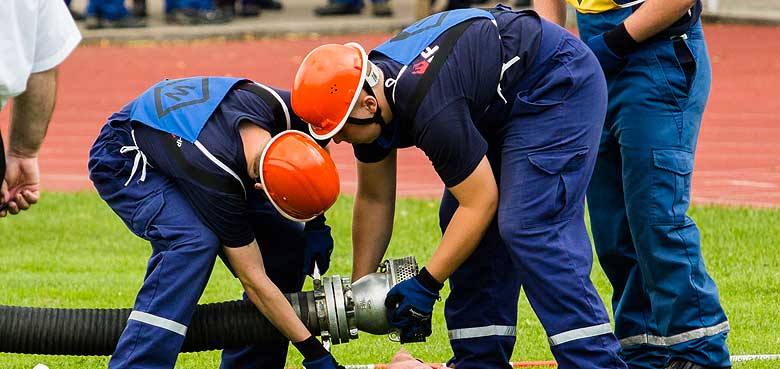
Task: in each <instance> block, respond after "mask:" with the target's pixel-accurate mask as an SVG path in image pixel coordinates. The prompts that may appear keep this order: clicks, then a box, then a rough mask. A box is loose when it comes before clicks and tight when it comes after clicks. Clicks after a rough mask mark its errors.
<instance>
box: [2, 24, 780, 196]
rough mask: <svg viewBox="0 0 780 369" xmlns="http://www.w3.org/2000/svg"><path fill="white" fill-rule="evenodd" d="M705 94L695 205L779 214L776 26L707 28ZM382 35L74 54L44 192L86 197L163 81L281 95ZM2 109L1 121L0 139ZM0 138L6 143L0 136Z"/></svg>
mask: <svg viewBox="0 0 780 369" xmlns="http://www.w3.org/2000/svg"><path fill="white" fill-rule="evenodd" d="M705 32H706V33H707V37H708V40H709V47H710V55H711V58H712V64H713V74H714V76H713V86H712V94H711V97H710V101H709V105H708V107H707V111H706V114H705V116H704V123H703V127H702V131H701V134H700V140H699V149H698V153H697V158H696V169H695V172H694V182H693V199H694V202H696V203H720V204H743V205H753V206H780V144H779V143H778V141H780V114H778V110H780V94H778V91H780V90H778V86H780V59H778V56H780V55H778V52H777V51H778V50H780V27H753V26H739V25H707V26H705ZM386 37H387V35H368V36H355V37H350V36H338V37H321V38H276V39H264V40H255V41H243V42H239V41H236V42H216V41H208V42H205V41H204V42H187V43H162V44H139V45H123V46H117V45H110V46H104V47H101V46H89V47H80V48H78V49H77V50H76V51H75V52H74V53H73V55H71V57H70V58H69V59H68V60H67V61H66V62H65V63H64V64H63V66H62V68H61V72H60V89H59V96H58V100H57V107H56V110H55V113H54V117H53V119H52V124H51V126H50V129H49V134H48V136H47V138H46V141H45V142H44V145H43V149H42V150H41V158H40V164H41V171H42V185H43V187H44V188H45V189H46V190H50V191H76V190H88V189H91V188H92V186H91V183H90V182H89V179H88V178H87V169H86V163H87V154H88V150H89V147H90V145H91V144H92V141H93V140H94V138H95V136H96V135H97V133H98V131H99V129H100V127H101V125H102V124H103V123H104V121H105V119H106V118H107V117H108V116H109V115H110V114H111V113H112V112H113V111H116V110H119V109H120V108H121V107H122V106H123V104H125V103H126V102H128V101H129V100H130V99H132V98H133V97H135V96H137V95H138V94H139V93H141V92H142V91H143V90H144V89H145V88H147V87H148V86H150V85H152V84H153V83H155V82H157V81H159V80H161V79H163V78H179V77H185V76H193V75H227V76H241V77H247V78H251V79H254V80H256V81H259V82H262V83H265V84H268V85H271V86H275V87H280V88H285V89H289V88H290V86H291V84H292V78H293V76H294V73H295V70H296V68H297V65H298V63H299V62H300V61H301V59H302V58H303V56H304V55H305V54H306V53H307V52H308V51H309V50H311V49H312V48H314V47H316V46H318V45H319V44H321V43H325V42H347V41H358V42H361V43H362V44H363V45H365V46H366V47H367V48H370V47H373V46H375V45H377V44H379V43H380V42H381V41H383V40H384V39H385V38H386ZM9 110H10V109H7V108H6V109H4V111H3V112H2V113H0V127H2V129H3V133H4V134H5V135H7V133H8V132H7V126H8V119H9V118H8V116H9V113H8V111H9ZM6 137H7V136H6ZM333 155H334V157H335V160H336V163H337V165H338V168H339V170H340V172H341V176H342V185H343V187H342V190H343V192H344V193H347V194H352V193H354V188H355V170H354V159H353V158H352V156H351V148H350V146H348V145H346V144H341V145H335V147H334V149H333ZM398 179H399V185H398V192H399V195H401V196H417V197H436V196H439V194H440V192H441V188H442V185H441V183H440V182H439V180H438V177H437V176H436V174H435V173H434V172H433V170H432V169H431V167H430V163H429V161H428V159H427V158H426V157H425V156H424V155H423V154H422V153H421V152H420V151H419V150H416V149H408V150H401V152H400V153H399V173H398Z"/></svg>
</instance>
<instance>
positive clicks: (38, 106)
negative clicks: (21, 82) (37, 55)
mask: <svg viewBox="0 0 780 369" xmlns="http://www.w3.org/2000/svg"><path fill="white" fill-rule="evenodd" d="M56 93H57V70H56V68H55V69H50V70H47V71H44V72H40V73H33V74H31V75H30V78H29V79H28V80H27V89H26V90H25V92H24V93H22V94H21V95H19V96H17V97H15V98H14V105H13V112H12V114H11V126H10V133H9V137H10V138H9V142H8V150H9V152H11V153H13V154H15V155H17V156H20V157H35V156H37V154H38V150H39V149H40V147H41V143H42V142H43V138H44V137H45V136H46V130H47V128H48V127H49V120H50V119H51V115H52V112H53V111H54V101H55V98H56Z"/></svg>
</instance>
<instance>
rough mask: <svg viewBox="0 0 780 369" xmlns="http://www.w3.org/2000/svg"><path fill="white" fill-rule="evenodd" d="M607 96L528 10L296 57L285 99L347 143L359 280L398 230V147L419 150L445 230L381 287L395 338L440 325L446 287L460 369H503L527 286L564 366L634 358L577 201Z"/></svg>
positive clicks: (454, 18) (568, 38) (424, 23)
mask: <svg viewBox="0 0 780 369" xmlns="http://www.w3.org/2000/svg"><path fill="white" fill-rule="evenodd" d="M606 104H607V93H606V85H605V83H604V76H603V74H602V72H601V68H600V67H599V64H598V61H597V60H596V58H595V57H594V56H593V54H592V53H591V52H590V51H588V49H587V47H586V46H585V45H584V44H583V43H582V42H581V41H580V40H578V39H577V38H575V37H574V36H572V35H571V34H570V33H569V32H568V31H566V30H565V29H563V28H561V27H558V26H556V25H554V24H552V23H549V22H547V21H544V20H542V19H540V17H539V16H538V15H537V14H536V13H534V12H532V11H511V10H509V9H507V8H504V7H498V8H496V9H492V10H490V11H487V10H480V9H463V10H454V11H449V12H443V13H438V14H434V15H432V16H430V17H428V18H425V19H423V20H420V21H419V22H417V23H415V24H414V25H412V26H410V27H409V28H407V29H405V30H403V31H402V32H401V33H399V34H397V35H396V36H395V37H393V38H392V39H391V40H389V41H387V42H385V43H383V44H382V45H380V46H379V47H377V48H376V49H374V50H373V51H372V52H371V53H370V54H369V55H368V56H367V55H366V53H365V51H364V50H363V48H362V47H361V46H360V45H358V44H355V43H349V44H346V45H333V44H330V45H323V46H320V47H318V48H316V49H314V50H313V51H311V52H310V53H309V54H308V55H307V56H306V58H305V59H304V60H303V62H302V64H301V66H300V68H299V70H298V73H297V75H296V78H295V82H294V86H293V91H292V105H293V109H294V110H295V112H296V113H297V114H298V115H299V116H300V117H301V118H302V119H303V120H304V121H306V122H308V123H309V124H310V129H311V132H312V135H313V136H314V137H315V138H319V139H327V138H331V137H332V138H333V139H334V141H335V142H340V141H347V142H350V143H352V144H353V148H354V153H355V157H356V158H357V159H358V164H357V167H358V190H357V195H356V199H355V208H354V214H353V230H352V232H353V233H352V238H353V247H354V250H353V251H354V254H353V264H354V265H353V267H354V269H353V275H352V278H353V280H357V279H358V278H360V277H361V276H363V275H366V274H368V273H370V272H373V271H374V269H375V268H376V265H377V264H378V263H379V261H380V260H381V258H382V256H383V254H384V253H385V251H386V248H387V246H388V243H389V241H390V237H391V233H392V224H393V215H394V203H395V186H396V181H395V178H396V150H397V149H398V148H404V147H410V146H416V147H419V148H420V149H422V151H424V152H425V154H426V155H427V156H428V158H429V159H430V161H431V162H432V164H433V167H434V169H435V170H436V172H437V173H438V175H439V177H440V178H441V180H442V181H443V182H444V185H445V186H446V190H445V191H444V196H443V198H442V203H441V208H440V222H441V229H442V232H443V236H442V239H441V242H440V244H439V245H438V247H437V249H436V251H435V252H434V254H433V256H432V258H431V259H430V261H429V263H428V264H427V265H426V267H425V268H423V269H422V270H421V271H420V273H419V275H417V277H416V278H412V279H410V280H408V281H404V282H402V283H400V284H398V285H397V286H395V287H394V288H393V289H391V291H390V292H389V293H388V295H387V299H386V305H387V306H388V308H389V319H390V321H391V323H392V324H393V325H395V326H396V327H398V328H400V329H401V340H402V342H410V341H420V340H423V339H424V338H425V337H426V336H428V335H430V334H431V322H430V318H431V312H432V309H433V305H434V303H435V301H436V299H437V298H438V295H439V290H440V289H441V288H442V286H443V282H444V281H445V280H447V279H449V281H450V287H451V294H450V296H449V298H448V299H447V302H446V306H445V318H446V320H447V326H448V329H449V338H450V343H451V345H452V349H453V352H454V357H453V358H452V359H451V360H450V361H449V364H450V366H453V365H454V367H456V368H458V369H472V368H479V369H485V368H510V365H509V359H510V356H511V354H512V349H513V347H514V343H515V329H516V328H515V327H516V323H517V300H518V298H519V293H520V288H521V286H522V287H523V288H524V289H525V293H526V295H527V296H528V299H529V301H530V302H531V305H532V307H533V309H534V311H535V312H536V314H537V316H538V317H539V319H540V320H541V322H542V325H543V326H544V328H545V330H546V332H547V335H548V339H549V342H550V349H551V351H552V353H553V355H554V356H555V358H556V360H557V361H558V364H559V367H560V368H562V369H571V368H594V369H595V368H598V369H604V368H625V364H624V363H623V361H622V360H621V359H620V358H619V357H618V353H617V352H618V349H619V345H618V341H617V339H616V338H615V336H614V334H613V333H612V329H611V326H610V323H609V317H608V315H607V312H606V309H605V308H604V304H603V302H602V300H601V299H600V297H599V295H598V294H597V292H596V290H595V288H594V287H593V284H592V282H591V280H590V273H591V268H592V264H593V254H592V250H591V244H590V240H589V238H588V233H587V231H586V229H585V220H584V216H585V211H584V197H585V190H586V188H587V185H588V182H589V180H590V176H591V172H592V170H593V165H594V163H595V160H596V154H597V148H598V142H599V134H600V132H601V123H602V121H603V119H604V113H605V110H606Z"/></svg>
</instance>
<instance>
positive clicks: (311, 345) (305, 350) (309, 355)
mask: <svg viewBox="0 0 780 369" xmlns="http://www.w3.org/2000/svg"><path fill="white" fill-rule="evenodd" d="M293 346H295V348H296V349H298V351H299V352H300V353H301V355H303V359H304V360H306V361H314V360H319V359H321V358H322V357H324V356H325V355H327V354H328V350H325V347H322V344H321V343H320V341H317V339H316V338H314V336H309V338H307V339H305V340H303V341H301V342H293Z"/></svg>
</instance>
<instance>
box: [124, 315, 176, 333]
mask: <svg viewBox="0 0 780 369" xmlns="http://www.w3.org/2000/svg"><path fill="white" fill-rule="evenodd" d="M127 320H135V321H138V322H141V323H146V324H149V325H151V326H155V327H158V328H162V329H166V330H169V331H171V332H173V333H176V334H178V335H181V336H186V335H187V326H186V325H184V324H181V323H177V322H174V321H173V320H170V319H165V318H163V317H159V316H157V315H153V314H149V313H144V312H143V311H138V310H133V312H131V313H130V317H129V318H128V319H127Z"/></svg>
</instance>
